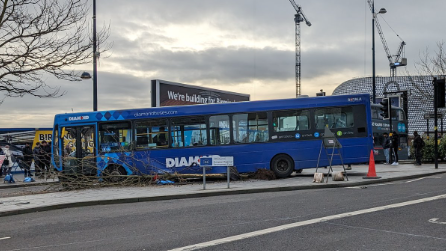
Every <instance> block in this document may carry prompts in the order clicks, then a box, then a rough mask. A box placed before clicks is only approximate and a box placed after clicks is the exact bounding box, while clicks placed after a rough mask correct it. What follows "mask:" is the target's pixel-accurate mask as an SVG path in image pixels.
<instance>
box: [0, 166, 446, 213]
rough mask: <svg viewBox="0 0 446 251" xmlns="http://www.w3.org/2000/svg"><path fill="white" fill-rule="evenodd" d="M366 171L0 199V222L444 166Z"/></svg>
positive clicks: (352, 182)
mask: <svg viewBox="0 0 446 251" xmlns="http://www.w3.org/2000/svg"><path fill="white" fill-rule="evenodd" d="M333 169H334V171H335V172H339V171H342V167H334V168H333ZM370 170H371V169H370V168H369V166H368V165H353V166H352V170H348V171H347V176H348V181H347V180H344V181H333V180H332V179H331V177H330V179H329V180H328V182H327V183H326V182H325V181H326V179H324V182H323V183H313V174H314V172H315V169H305V170H304V171H303V172H302V173H301V174H295V175H293V177H290V178H287V179H277V180H270V181H268V180H243V181H231V182H230V188H228V184H227V182H226V180H219V181H212V182H209V181H208V182H206V189H203V183H202V182H197V181H195V182H191V183H190V184H189V183H188V184H186V185H176V184H173V185H152V186H145V187H103V188H96V189H85V190H75V191H64V192H54V193H44V194H33V195H24V196H15V197H4V198H2V197H0V217H1V216H8V215H16V214H23V213H31V212H39V211H48V210H55V209H63V208H72V207H81V206H92V205H106V204H120V203H135V202H145V201H160V200H173V199H185V198H199V197H209V196H220V195H233V194H249V193H260V192H280V191H291V190H304V189H321V188H338V187H354V186H366V185H370V184H377V183H385V182H393V181H398V180H410V179H417V178H422V177H426V176H431V175H435V174H442V173H446V164H443V163H442V164H439V165H438V169H435V166H434V164H423V165H422V166H415V165H413V163H412V162H409V161H406V163H401V162H400V164H399V165H398V166H392V165H383V164H376V165H375V170H376V174H377V176H379V177H381V178H378V179H364V178H363V177H365V176H367V174H368V173H369V172H370ZM319 172H323V173H327V172H328V169H325V168H320V169H319ZM14 177H15V179H16V183H14V184H8V183H2V182H1V183H0V189H8V188H20V187H27V186H35V185H49V184H54V183H57V182H58V181H57V179H52V178H51V179H36V182H32V183H24V182H23V178H24V177H23V174H20V173H17V174H16V175H15V176H14Z"/></svg>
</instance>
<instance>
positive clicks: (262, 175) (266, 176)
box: [252, 168, 276, 180]
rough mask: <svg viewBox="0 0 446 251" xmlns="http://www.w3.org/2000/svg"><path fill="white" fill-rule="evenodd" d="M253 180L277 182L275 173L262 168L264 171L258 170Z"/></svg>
mask: <svg viewBox="0 0 446 251" xmlns="http://www.w3.org/2000/svg"><path fill="white" fill-rule="evenodd" d="M252 178H253V179H258V180H275V179H276V175H275V174H274V172H273V171H271V170H268V169H265V168H262V169H257V171H256V172H255V173H254V174H253V176H252Z"/></svg>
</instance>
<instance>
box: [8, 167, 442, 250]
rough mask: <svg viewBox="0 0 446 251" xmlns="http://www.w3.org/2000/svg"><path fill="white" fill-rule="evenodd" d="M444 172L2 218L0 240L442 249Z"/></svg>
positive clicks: (124, 246) (152, 246) (45, 245)
mask: <svg viewBox="0 0 446 251" xmlns="http://www.w3.org/2000/svg"><path fill="white" fill-rule="evenodd" d="M445 233H446V175H444V174H443V175H436V176H430V177H426V178H420V179H414V180H406V181H398V182H393V183H383V184H378V185H371V186H367V187H350V188H335V189H317V190H303V191H289V192H274V193H260V194H245V195H231V196H217V197H208V198H197V199H182V200H171V201H159V202H146V203H134V204H121V205H109V206H91V207H81V208H70V209H63V210H54V211H46V212H37V213H31V214H23V215H17V216H7V217H1V218H0V250H4V251H7V250H107V251H110V250H405V251H406V250H417V251H419V250H442V251H444V250H446V234H445Z"/></svg>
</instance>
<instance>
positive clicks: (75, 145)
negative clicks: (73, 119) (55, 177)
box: [61, 125, 97, 175]
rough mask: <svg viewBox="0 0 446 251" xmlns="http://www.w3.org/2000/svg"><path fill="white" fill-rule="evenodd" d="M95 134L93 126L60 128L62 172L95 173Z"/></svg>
mask: <svg viewBox="0 0 446 251" xmlns="http://www.w3.org/2000/svg"><path fill="white" fill-rule="evenodd" d="M95 132H96V130H95V126H94V125H82V126H66V127H62V128H61V136H62V147H63V151H62V154H63V163H62V171H63V172H65V173H77V174H86V175H95V174H96V173H97V168H96V154H97V153H96V147H95V138H96V136H95V134H96V133H95Z"/></svg>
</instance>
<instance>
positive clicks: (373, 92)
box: [372, 1, 387, 104]
mask: <svg viewBox="0 0 446 251" xmlns="http://www.w3.org/2000/svg"><path fill="white" fill-rule="evenodd" d="M386 12H387V11H386V9H384V8H381V9H380V10H379V12H378V13H375V1H373V2H372V66H373V71H372V72H373V73H372V89H373V90H372V101H373V104H376V77H375V18H376V16H377V14H384V13H386Z"/></svg>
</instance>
